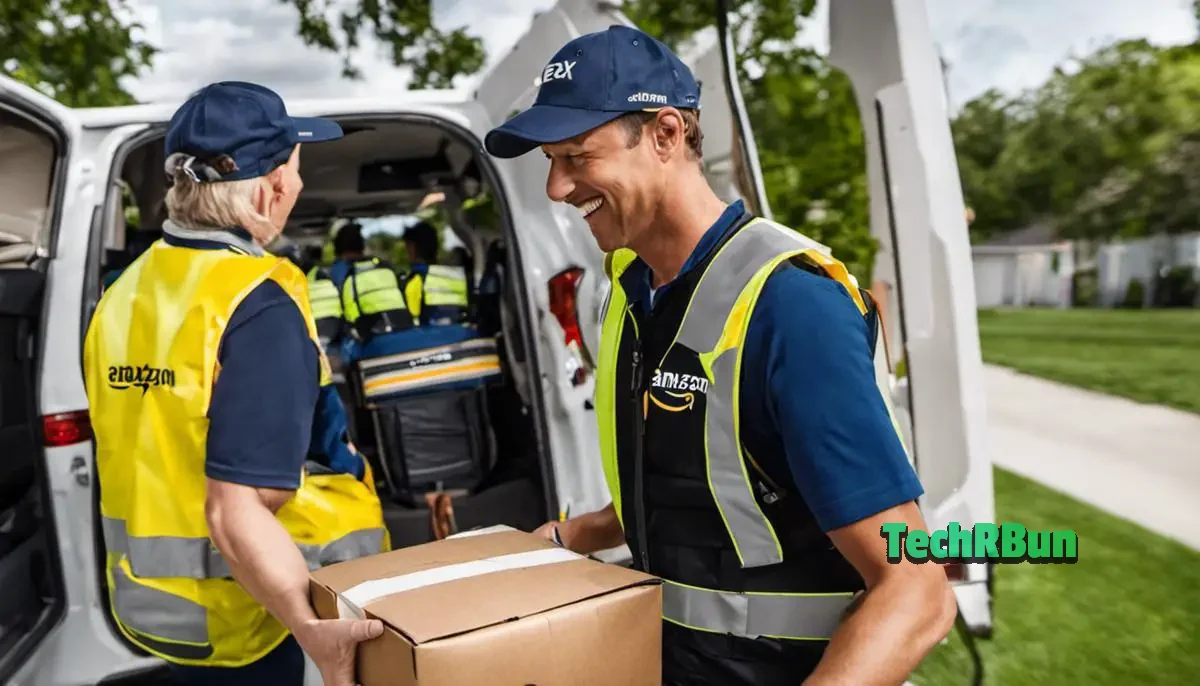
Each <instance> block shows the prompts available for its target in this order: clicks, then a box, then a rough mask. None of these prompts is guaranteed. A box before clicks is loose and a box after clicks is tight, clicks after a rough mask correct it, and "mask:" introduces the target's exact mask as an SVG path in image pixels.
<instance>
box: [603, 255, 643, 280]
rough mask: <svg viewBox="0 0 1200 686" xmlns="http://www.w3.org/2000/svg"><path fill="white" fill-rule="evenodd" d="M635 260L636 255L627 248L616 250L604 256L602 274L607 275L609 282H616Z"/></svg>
mask: <svg viewBox="0 0 1200 686" xmlns="http://www.w3.org/2000/svg"><path fill="white" fill-rule="evenodd" d="M635 259H637V253H635V252H634V251H632V250H630V249H629V248H617V249H616V250H614V251H612V252H610V253H607V254H606V255H605V256H604V273H605V274H607V275H608V278H609V280H611V281H616V280H617V279H619V278H621V275H622V274H624V273H625V270H626V269H628V268H629V265H631V264H633V261H634V260H635Z"/></svg>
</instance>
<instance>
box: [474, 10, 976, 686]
mask: <svg viewBox="0 0 1200 686" xmlns="http://www.w3.org/2000/svg"><path fill="white" fill-rule="evenodd" d="M541 77H542V85H541V89H540V91H539V93H538V96H537V100H536V102H535V104H534V105H533V107H531V108H530V109H529V110H527V111H525V112H523V113H521V114H519V115H517V116H516V117H514V118H512V119H510V120H509V121H508V122H506V123H505V124H504V125H503V126H500V127H499V128H497V129H495V130H493V131H492V132H491V133H489V135H488V136H487V139H486V141H485V144H486V146H487V149H488V151H489V152H490V153H491V154H493V155H495V156H497V157H517V156H519V155H523V154H526V153H528V152H531V151H533V150H535V149H538V148H540V149H541V152H542V153H543V154H545V155H546V157H547V158H548V159H549V161H550V171H549V177H548V179H547V181H546V192H547V194H548V195H549V197H550V198H551V199H552V200H555V201H558V202H565V203H569V204H572V205H574V206H575V207H577V208H579V211H580V212H581V213H582V214H583V216H584V217H585V218H586V221H587V223H588V226H589V227H590V228H591V231H592V234H593V235H594V236H595V238H596V242H597V244H598V245H599V247H600V248H601V249H602V250H604V251H605V252H606V253H608V255H607V257H606V260H605V264H606V269H607V271H608V275H609V278H610V279H611V281H612V291H611V295H610V298H609V301H608V303H607V304H606V306H605V314H604V324H603V331H602V335H601V349H600V355H599V358H600V360H599V366H598V374H599V378H598V379H597V390H596V412H597V418H598V421H599V424H600V436H601V442H602V445H601V454H602V457H603V461H604V473H605V476H606V479H607V481H608V486H609V490H610V492H611V494H612V504H610V505H609V506H608V507H606V508H605V509H603V510H601V511H599V512H593V513H588V514H584V515H581V516H579V517H576V518H574V519H570V520H568V521H566V522H563V523H547V524H546V525H544V526H543V527H541V529H539V532H540V533H542V534H543V535H545V536H547V537H550V538H552V539H558V540H561V541H562V543H563V544H564V545H566V546H567V547H569V548H572V549H574V550H576V551H579V552H594V551H597V550H602V549H606V548H612V547H615V546H618V545H620V544H621V543H628V545H629V547H630V550H631V551H632V552H633V563H634V565H635V567H637V568H638V569H641V570H643V571H647V572H649V573H652V574H655V575H657V576H659V577H662V578H663V579H664V580H665V582H666V583H665V584H664V587H663V618H664V620H665V621H664V624H663V683H664V684H667V685H668V686H672V685H683V684H688V685H691V684H724V685H728V686H736V685H742V684H745V685H749V684H756V685H771V684H789V685H794V684H798V683H802V682H803V683H806V684H898V683H901V682H903V681H904V679H905V678H906V676H907V675H908V674H909V673H910V672H911V671H912V670H913V668H915V667H916V666H917V665H918V664H919V663H920V661H921V660H922V658H923V657H924V656H925V654H926V653H927V652H928V651H929V650H930V649H931V648H932V647H933V646H934V645H935V644H936V643H937V642H938V641H939V640H940V639H941V638H942V637H944V636H945V635H946V634H947V633H948V632H949V630H950V627H951V625H952V623H953V620H954V617H955V603H954V596H953V593H952V591H951V589H950V587H949V585H948V583H947V581H946V577H945V575H944V574H943V572H942V570H941V569H940V568H939V567H937V566H935V565H916V564H912V563H910V562H907V561H901V562H900V563H898V564H889V563H888V561H887V558H886V546H885V545H884V540H883V539H882V538H881V536H880V529H881V527H882V525H883V524H884V523H887V522H903V523H905V524H906V525H907V526H908V527H909V528H908V530H910V531H911V530H913V529H925V528H926V526H925V523H924V521H923V520H922V517H921V514H920V512H919V510H918V509H917V506H916V504H915V500H916V498H917V497H918V496H920V495H921V493H922V488H921V484H920V482H919V481H918V480H917V477H916V475H915V473H914V472H913V469H912V467H911V465H910V464H909V461H908V459H907V457H906V455H905V452H904V447H903V444H902V443H901V441H900V438H899V436H898V434H897V432H896V430H895V428H894V424H893V422H892V420H891V417H890V416H889V409H888V407H887V405H886V403H885V400H884V396H883V395H882V394H881V392H880V390H879V389H878V387H877V386H876V385H875V376H874V368H873V364H872V356H873V351H874V348H875V336H876V331H877V328H878V326H877V325H878V320H877V318H876V316H875V312H874V310H873V309H872V308H871V307H870V306H869V305H870V300H869V298H867V297H866V296H865V295H864V293H863V292H862V291H860V290H859V289H858V288H857V286H855V285H854V283H853V281H852V280H851V278H850V276H849V275H848V274H847V272H846V270H845V268H844V267H843V266H842V265H841V263H839V262H837V261H836V260H834V259H832V258H829V257H827V256H825V255H823V254H822V253H820V252H818V251H817V250H815V249H813V248H814V246H815V244H814V243H812V242H811V241H808V240H807V239H805V238H803V237H802V236H800V235H798V234H796V233H795V232H793V231H791V230H789V229H787V228H785V227H781V226H779V225H777V224H774V223H772V222H768V221H764V220H762V219H760V218H756V217H753V216H751V215H749V214H748V213H747V212H746V211H745V210H744V208H743V206H742V203H741V202H740V201H739V202H735V203H733V204H726V203H725V202H723V201H722V200H720V198H718V197H717V195H716V194H715V193H714V192H713V191H712V189H711V188H710V186H709V185H708V182H707V180H706V179H705V177H704V174H703V171H702V166H701V159H702V142H703V135H702V133H701V130H700V116H699V115H700V89H699V86H698V85H697V83H696V81H695V79H694V78H693V76H692V74H691V72H690V70H689V69H688V68H687V67H686V66H685V65H684V64H683V63H682V62H681V61H680V60H679V58H678V57H676V56H675V55H674V54H673V53H672V52H671V51H670V50H669V49H668V48H667V47H666V46H664V45H663V44H662V43H660V42H658V41H656V40H654V39H653V38H651V37H649V36H647V35H646V34H644V33H641V32H639V31H636V30H634V29H631V28H627V27H621V26H614V27H612V28H610V29H609V30H607V31H603V32H599V33H594V34H589V35H585V36H581V37H579V38H577V39H575V40H574V41H571V42H570V43H568V44H567V45H566V46H565V47H563V48H562V49H561V50H559V52H558V54H556V55H555V56H554V58H553V59H552V60H551V62H550V64H549V65H548V66H547V67H546V68H545V70H544V71H543V72H542V75H541Z"/></svg>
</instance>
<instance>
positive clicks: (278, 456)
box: [163, 233, 363, 489]
mask: <svg viewBox="0 0 1200 686" xmlns="http://www.w3.org/2000/svg"><path fill="white" fill-rule="evenodd" d="M243 238H246V239H249V236H248V235H245V236H243ZM163 240H164V241H165V242H166V243H168V244H170V245H174V246H179V247H184V248H194V249H199V250H228V249H230V247H229V246H228V245H226V244H224V243H221V242H217V241H205V240H194V239H190V238H187V239H185V238H180V237H178V236H174V235H171V234H169V233H168V234H165V235H164V236H163ZM217 355H218V360H219V362H220V365H221V373H220V376H218V377H217V382H216V383H215V384H214V385H213V391H212V399H211V400H210V401H209V409H208V420H209V425H208V444H207V451H208V452H207V455H206V456H205V463H204V470H205V473H206V474H207V475H208V476H209V477H210V478H212V479H216V480H218V481H228V482H232V483H237V484H242V485H245V486H253V487H255V488H280V489H295V488H298V487H299V486H300V470H301V468H302V467H303V465H304V462H305V460H306V459H307V458H308V457H309V456H310V455H309V453H310V449H311V451H312V456H311V457H313V458H314V459H316V460H317V461H319V462H322V463H325V466H327V467H329V468H330V469H333V470H334V471H337V472H349V473H352V474H355V475H356V476H358V477H360V478H361V477H362V472H363V468H362V461H361V460H360V459H359V458H358V457H357V456H355V455H354V454H353V453H352V452H351V451H350V449H349V447H348V446H347V445H346V443H347V427H346V413H345V409H344V408H343V407H342V401H341V398H340V397H339V396H338V394H337V390H336V389H335V388H334V386H332V385H329V386H325V387H323V388H318V381H319V379H320V361H319V358H318V355H317V348H316V344H315V343H314V342H313V340H312V339H311V338H310V337H309V335H308V327H307V326H306V324H305V322H304V315H303V314H301V312H300V308H299V307H297V306H296V303H295V302H293V301H292V298H291V297H290V296H289V295H288V294H287V293H286V292H285V291H284V290H283V288H282V287H281V286H280V285H279V284H277V283H275V282H274V281H271V280H267V281H265V282H263V283H262V284H260V285H259V286H258V287H256V288H255V289H254V290H253V291H251V292H250V294H249V295H247V296H246V298H245V299H244V300H243V301H242V302H241V304H239V305H238V307H237V309H235V310H234V312H233V315H231V316H230V318H229V325H228V326H227V327H226V328H225V333H224V335H223V336H222V338H221V343H220V348H219V351H218V354H217Z"/></svg>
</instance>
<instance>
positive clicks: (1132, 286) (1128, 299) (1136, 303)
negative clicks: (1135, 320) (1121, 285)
mask: <svg viewBox="0 0 1200 686" xmlns="http://www.w3.org/2000/svg"><path fill="white" fill-rule="evenodd" d="M1145 302H1146V286H1145V284H1143V283H1142V280H1141V279H1132V280H1130V282H1129V286H1128V288H1126V289H1125V302H1123V303H1121V307H1125V308H1128V309H1131V310H1136V309H1141V307H1142V305H1143V304H1145Z"/></svg>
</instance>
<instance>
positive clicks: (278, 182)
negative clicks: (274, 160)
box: [263, 166, 284, 195]
mask: <svg viewBox="0 0 1200 686" xmlns="http://www.w3.org/2000/svg"><path fill="white" fill-rule="evenodd" d="M283 169H284V168H283V167H282V166H280V167H275V168H274V169H272V170H271V171H270V172H268V173H267V175H266V176H265V177H263V178H265V179H266V181H267V185H269V186H270V187H271V191H272V192H273V193H275V194H276V195H279V194H281V193H283V191H284V187H283Z"/></svg>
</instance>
